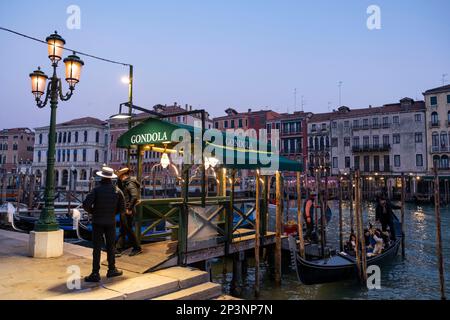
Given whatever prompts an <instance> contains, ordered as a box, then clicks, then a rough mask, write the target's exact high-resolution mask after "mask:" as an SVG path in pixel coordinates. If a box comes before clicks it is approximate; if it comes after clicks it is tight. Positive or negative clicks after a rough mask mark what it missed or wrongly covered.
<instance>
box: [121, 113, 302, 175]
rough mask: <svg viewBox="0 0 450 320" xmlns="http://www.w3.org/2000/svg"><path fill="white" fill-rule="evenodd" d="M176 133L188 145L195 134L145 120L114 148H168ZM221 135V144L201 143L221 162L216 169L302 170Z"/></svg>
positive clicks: (253, 143) (248, 142)
mask: <svg viewBox="0 0 450 320" xmlns="http://www.w3.org/2000/svg"><path fill="white" fill-rule="evenodd" d="M177 129H185V130H187V132H189V134H190V135H191V139H192V141H193V139H194V135H195V132H196V131H198V129H195V128H194V127H192V126H188V125H183V124H175V123H171V122H168V121H165V120H160V119H156V118H149V119H147V120H146V121H144V122H142V123H140V124H138V125H137V126H135V127H133V128H131V129H130V130H128V131H127V132H126V133H124V134H123V135H121V136H120V137H119V139H118V140H117V147H119V148H128V147H136V146H139V145H141V146H145V145H152V146H157V147H164V146H167V147H168V148H171V147H173V146H174V145H175V144H177V143H178V140H173V139H172V133H174V131H175V130H177ZM205 131H206V130H205ZM222 135H223V136H222V139H223V142H224V143H223V144H215V143H214V141H212V142H209V141H205V147H207V146H210V148H211V147H214V150H215V152H216V154H215V155H216V157H217V158H219V159H223V161H222V162H223V163H221V164H220V165H221V166H223V167H225V168H230V169H252V170H254V169H259V168H270V167H271V164H272V163H273V162H269V160H270V159H275V160H274V161H277V160H278V166H277V167H278V170H280V171H302V170H303V165H302V163H300V162H298V161H294V160H290V159H287V158H285V157H282V156H278V155H276V154H274V153H272V152H270V146H269V147H268V146H266V145H262V144H261V143H260V142H259V141H258V140H255V139H252V138H249V137H245V138H236V136H235V135H233V134H230V133H225V132H222ZM263 150H268V151H263ZM218 153H219V154H218Z"/></svg>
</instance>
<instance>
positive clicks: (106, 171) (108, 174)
mask: <svg viewBox="0 0 450 320" xmlns="http://www.w3.org/2000/svg"><path fill="white" fill-rule="evenodd" d="M96 175H98V176H99V177H102V178H107V179H115V178H117V176H116V175H115V174H114V170H113V169H112V168H110V167H102V171H98V172H97V173H96Z"/></svg>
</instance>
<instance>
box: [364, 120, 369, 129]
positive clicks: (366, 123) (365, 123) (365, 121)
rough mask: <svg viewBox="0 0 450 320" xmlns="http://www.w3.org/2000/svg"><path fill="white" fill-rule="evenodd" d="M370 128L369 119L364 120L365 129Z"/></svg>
mask: <svg viewBox="0 0 450 320" xmlns="http://www.w3.org/2000/svg"><path fill="white" fill-rule="evenodd" d="M368 126H369V119H363V127H364V128H367V127H368Z"/></svg>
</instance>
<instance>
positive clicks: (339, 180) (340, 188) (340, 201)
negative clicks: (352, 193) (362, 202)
mask: <svg viewBox="0 0 450 320" xmlns="http://www.w3.org/2000/svg"><path fill="white" fill-rule="evenodd" d="M341 179H342V177H341V175H339V177H338V194H339V195H338V196H339V250H340V251H341V252H343V251H344V231H343V221H342V184H341Z"/></svg>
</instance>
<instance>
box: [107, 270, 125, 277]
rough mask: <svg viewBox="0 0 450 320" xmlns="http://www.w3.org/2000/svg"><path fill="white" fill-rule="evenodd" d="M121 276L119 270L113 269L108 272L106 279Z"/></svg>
mask: <svg viewBox="0 0 450 320" xmlns="http://www.w3.org/2000/svg"><path fill="white" fill-rule="evenodd" d="M122 274H123V272H122V271H121V270H118V269H117V268H114V269H112V270H108V273H107V274H106V277H108V278H114V277H120V276H121V275H122Z"/></svg>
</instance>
